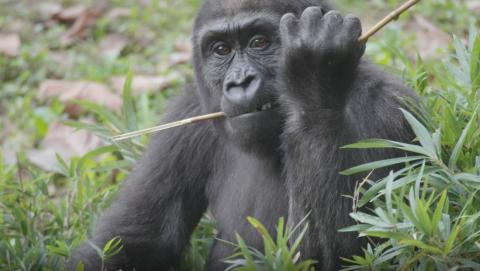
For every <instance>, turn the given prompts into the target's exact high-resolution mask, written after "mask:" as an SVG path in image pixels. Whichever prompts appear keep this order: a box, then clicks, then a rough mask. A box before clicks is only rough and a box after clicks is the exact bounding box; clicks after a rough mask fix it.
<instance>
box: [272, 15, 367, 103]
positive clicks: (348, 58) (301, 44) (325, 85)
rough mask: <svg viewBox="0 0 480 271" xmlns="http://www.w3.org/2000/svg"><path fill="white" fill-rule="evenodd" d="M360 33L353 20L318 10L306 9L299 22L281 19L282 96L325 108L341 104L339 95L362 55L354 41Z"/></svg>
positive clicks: (357, 22) (292, 18) (362, 47)
mask: <svg viewBox="0 0 480 271" xmlns="http://www.w3.org/2000/svg"><path fill="white" fill-rule="evenodd" d="M361 33H362V26H361V23H360V20H359V19H358V18H357V17H355V16H353V15H347V16H345V17H343V16H342V15H341V14H340V13H339V12H338V11H329V12H328V13H326V14H324V13H323V11H322V9H321V8H320V7H309V8H307V9H305V11H304V12H303V14H302V15H301V17H300V19H298V18H296V17H295V15H293V14H292V13H289V14H286V15H284V16H283V17H282V19H281V21H280V35H281V39H282V50H283V52H282V61H281V63H280V67H281V68H280V69H281V73H282V74H283V75H284V78H285V82H284V83H285V84H286V85H285V86H284V87H285V88H284V90H285V91H286V92H287V93H285V94H287V95H288V96H290V97H289V98H292V96H293V98H296V99H301V100H302V102H305V103H306V104H311V103H312V102H314V103H315V105H316V106H318V102H321V103H322V106H323V107H327V108H331V107H335V106H336V105H339V104H340V105H341V104H343V103H342V101H341V99H342V98H343V95H342V93H343V92H344V91H345V90H346V88H348V85H346V84H347V83H349V82H351V81H352V80H351V78H352V76H353V74H354V72H355V70H356V68H357V66H358V63H359V61H360V58H361V57H362V56H363V54H364V52H365V43H364V42H359V41H358V38H359V37H360V35H361ZM339 99H340V100H339Z"/></svg>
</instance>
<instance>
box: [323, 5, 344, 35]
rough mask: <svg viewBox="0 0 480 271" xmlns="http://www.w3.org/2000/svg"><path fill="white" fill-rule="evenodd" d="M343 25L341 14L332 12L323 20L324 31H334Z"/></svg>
mask: <svg viewBox="0 0 480 271" xmlns="http://www.w3.org/2000/svg"><path fill="white" fill-rule="evenodd" d="M342 23H343V17H342V14H340V12H338V11H336V10H331V11H329V12H328V13H327V14H325V15H324V16H323V18H322V29H325V30H327V29H328V30H334V29H335V28H337V27H339V25H341V24H342Z"/></svg>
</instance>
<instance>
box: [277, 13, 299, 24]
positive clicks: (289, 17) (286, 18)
mask: <svg viewBox="0 0 480 271" xmlns="http://www.w3.org/2000/svg"><path fill="white" fill-rule="evenodd" d="M296 20H297V17H295V15H294V14H293V13H287V14H284V15H283V16H282V18H281V19H280V25H291V24H292V23H294V22H295V21H296Z"/></svg>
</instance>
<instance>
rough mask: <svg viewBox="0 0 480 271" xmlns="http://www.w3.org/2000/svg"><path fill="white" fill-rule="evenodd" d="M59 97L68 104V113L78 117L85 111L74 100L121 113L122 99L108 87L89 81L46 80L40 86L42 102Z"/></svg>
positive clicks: (39, 94)
mask: <svg viewBox="0 0 480 271" xmlns="http://www.w3.org/2000/svg"><path fill="white" fill-rule="evenodd" d="M54 97H58V99H59V100H60V101H62V102H64V103H66V112H67V113H68V114H69V115H71V116H74V117H78V116H79V115H80V114H81V113H82V112H83V110H82V109H81V107H80V106H79V105H77V104H75V103H73V101H74V100H85V101H90V102H94V103H97V104H100V105H103V106H105V107H107V108H109V109H110V110H112V111H120V109H121V107H122V98H121V97H120V96H119V95H117V94H115V93H112V92H111V91H110V90H109V89H108V87H107V86H105V85H103V84H100V83H96V82H89V81H66V80H45V81H43V82H42V83H41V84H40V87H39V91H38V94H37V98H38V99H39V100H40V101H47V100H48V99H51V98H54Z"/></svg>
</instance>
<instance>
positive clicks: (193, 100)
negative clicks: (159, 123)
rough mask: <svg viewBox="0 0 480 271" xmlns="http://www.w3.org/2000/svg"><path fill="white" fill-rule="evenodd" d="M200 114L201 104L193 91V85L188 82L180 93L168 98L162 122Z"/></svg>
mask: <svg viewBox="0 0 480 271" xmlns="http://www.w3.org/2000/svg"><path fill="white" fill-rule="evenodd" d="M202 114H203V112H202V106H201V104H200V100H199V99H198V97H197V94H196V93H195V85H194V84H188V85H187V86H185V89H184V90H183V92H182V93H181V94H180V95H178V96H175V97H173V98H171V99H170V100H169V103H168V107H167V111H166V112H165V117H164V119H163V122H164V123H166V122H172V121H177V120H182V119H186V118H191V117H195V116H198V115H202Z"/></svg>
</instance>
